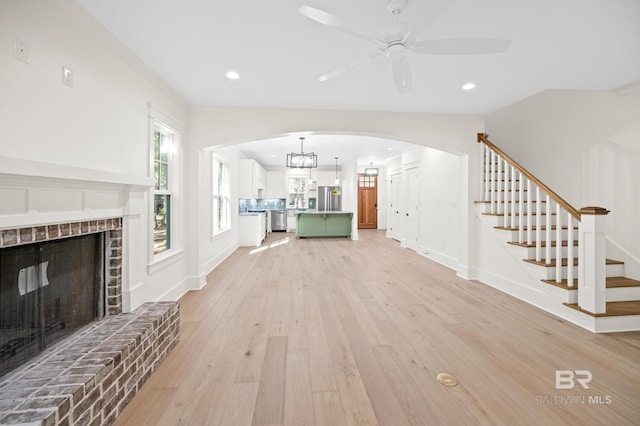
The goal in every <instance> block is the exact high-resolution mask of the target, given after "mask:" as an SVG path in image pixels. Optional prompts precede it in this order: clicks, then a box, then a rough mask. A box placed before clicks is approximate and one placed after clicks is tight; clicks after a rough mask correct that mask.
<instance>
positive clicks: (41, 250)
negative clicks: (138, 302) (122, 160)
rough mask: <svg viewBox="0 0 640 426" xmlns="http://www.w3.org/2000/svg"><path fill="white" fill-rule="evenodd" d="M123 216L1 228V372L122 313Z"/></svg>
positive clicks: (11, 368)
mask: <svg viewBox="0 0 640 426" xmlns="http://www.w3.org/2000/svg"><path fill="white" fill-rule="evenodd" d="M121 232H122V220H121V219H120V218H111V219H103V220H95V221H85V222H74V223H62V224H55V225H47V226H38V227H28V228H20V229H11V230H3V231H0V376H2V375H4V374H6V373H8V372H9V371H11V370H13V369H15V368H17V367H18V366H20V365H22V364H23V363H25V362H26V361H28V360H29V359H31V358H33V357H34V356H36V355H37V354H39V353H41V352H42V351H44V350H46V349H47V348H48V347H50V346H51V345H53V344H54V343H56V342H58V341H60V340H62V339H64V338H65V337H67V336H69V335H71V334H72V333H73V332H74V331H76V330H78V329H79V328H81V327H83V326H85V325H87V324H89V323H91V322H92V321H94V320H97V319H100V318H103V317H104V316H105V315H114V314H119V313H121V312H122V301H121V299H122V298H121V289H120V287H121V278H120V277H121V256H122V248H121V245H122V244H121V241H122V238H121V236H122V233H121Z"/></svg>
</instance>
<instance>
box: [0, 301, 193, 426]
mask: <svg viewBox="0 0 640 426" xmlns="http://www.w3.org/2000/svg"><path fill="white" fill-rule="evenodd" d="M179 337H180V312H179V304H178V302H157V303H148V304H145V305H142V306H140V307H139V308H138V309H136V310H135V312H133V313H130V314H121V315H114V316H110V317H107V318H105V319H103V320H100V321H96V322H94V323H92V324H90V325H88V326H86V327H85V328H83V329H81V330H80V331H79V332H77V333H75V334H73V335H72V336H71V337H69V338H67V339H65V340H64V341H62V342H60V343H58V344H57V345H54V346H53V347H51V348H49V349H48V350H47V351H45V352H44V353H43V354H41V355H39V356H38V357H36V358H35V359H34V360H33V361H32V362H30V363H29V364H28V365H27V366H23V367H21V368H19V369H18V370H15V371H13V372H11V373H9V374H8V375H6V376H5V377H3V378H2V382H1V383H0V424H2V425H5V424H8V425H9V424H28V425H43V426H49V425H109V424H111V423H113V422H114V420H115V418H116V417H117V416H118V414H120V412H121V411H122V409H123V408H124V407H125V406H126V404H127V403H128V402H129V401H130V400H131V398H132V397H133V395H135V393H136V392H137V391H138V389H139V388H140V386H142V384H143V383H144V382H145V381H146V380H147V379H148V378H149V376H150V375H151V373H152V372H153V371H155V369H156V368H157V367H158V365H160V363H161V362H162V360H164V358H165V357H166V356H167V354H168V353H169V351H170V350H171V349H172V348H173V347H174V346H175V345H176V344H177V343H178V340H179Z"/></svg>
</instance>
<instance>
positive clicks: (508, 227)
mask: <svg viewBox="0 0 640 426" xmlns="http://www.w3.org/2000/svg"><path fill="white" fill-rule="evenodd" d="M494 228H495V229H499V230H500V231H519V230H520V228H518V227H515V228H514V227H512V226H494ZM528 229H529V228H528V227H526V226H524V227H523V228H522V230H523V231H527V230H528ZM537 229H538V227H537V226H532V227H531V230H532V231H536V230H537ZM556 229H558V227H557V226H556V225H552V226H551V230H552V231H555V230H556ZM561 229H569V228H568V227H567V226H562V228H561ZM573 229H576V230H577V229H578V227H577V226H574V227H573ZM540 230H541V231H546V230H547V227H546V226H541V227H540Z"/></svg>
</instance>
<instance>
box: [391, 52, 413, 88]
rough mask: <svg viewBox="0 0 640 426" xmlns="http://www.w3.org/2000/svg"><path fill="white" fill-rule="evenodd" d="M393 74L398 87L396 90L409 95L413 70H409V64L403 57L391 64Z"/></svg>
mask: <svg viewBox="0 0 640 426" xmlns="http://www.w3.org/2000/svg"><path fill="white" fill-rule="evenodd" d="M391 67H392V72H393V82H394V83H395V85H396V89H398V92H400V93H407V92H408V91H409V90H411V69H410V68H409V62H408V61H407V58H406V57H405V56H404V55H403V56H401V57H400V58H398V59H395V60H394V61H393V62H392V63H391Z"/></svg>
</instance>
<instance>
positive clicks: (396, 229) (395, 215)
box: [387, 173, 404, 242]
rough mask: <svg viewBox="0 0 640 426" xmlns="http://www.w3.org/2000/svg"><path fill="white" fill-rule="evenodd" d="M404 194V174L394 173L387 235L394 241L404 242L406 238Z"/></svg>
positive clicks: (390, 186)
mask: <svg viewBox="0 0 640 426" xmlns="http://www.w3.org/2000/svg"><path fill="white" fill-rule="evenodd" d="M403 193H404V188H403V185H402V173H394V174H392V175H391V180H390V181H389V210H388V211H389V213H388V214H387V217H388V218H389V227H388V229H387V235H388V236H389V237H391V238H393V239H394V240H398V241H400V242H402V240H403V236H404V227H403V224H404V219H403V217H402V214H404V207H403V205H402V204H403V202H402V201H403V198H404V197H403Z"/></svg>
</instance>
